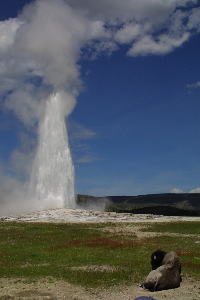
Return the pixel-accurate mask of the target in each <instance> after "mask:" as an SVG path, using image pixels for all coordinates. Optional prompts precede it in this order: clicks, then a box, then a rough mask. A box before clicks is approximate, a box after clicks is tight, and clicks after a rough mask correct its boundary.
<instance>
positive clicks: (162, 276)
mask: <svg viewBox="0 0 200 300" xmlns="http://www.w3.org/2000/svg"><path fill="white" fill-rule="evenodd" d="M163 255H164V256H163ZM162 256H163V259H162V260H161V258H162ZM151 265H152V269H153V270H152V271H151V272H150V273H149V275H148V276H147V278H146V280H145V282H144V283H143V284H142V286H143V288H145V289H148V290H151V291H161V290H167V289H172V288H177V287H179V286H180V282H181V276H180V272H181V263H180V260H179V257H178V255H177V254H176V253H175V252H174V251H170V252H166V253H165V254H164V251H161V250H158V251H155V252H154V253H152V255H151ZM157 266H158V267H157ZM156 267H157V268H156Z"/></svg>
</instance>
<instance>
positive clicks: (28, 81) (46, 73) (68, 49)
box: [0, 0, 200, 213]
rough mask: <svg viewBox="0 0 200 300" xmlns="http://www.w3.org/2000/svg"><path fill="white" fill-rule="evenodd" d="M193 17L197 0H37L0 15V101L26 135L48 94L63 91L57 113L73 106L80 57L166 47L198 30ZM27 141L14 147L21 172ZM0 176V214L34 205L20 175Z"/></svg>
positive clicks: (28, 155) (28, 158)
mask: <svg viewBox="0 0 200 300" xmlns="http://www.w3.org/2000/svg"><path fill="white" fill-rule="evenodd" d="M199 16H200V8H199V7H198V0H191V1H187V0H169V1H166V0H152V1H149V0H125V1H121V0H101V1H94V0H36V1H34V2H32V3H31V4H29V5H27V6H26V7H25V8H24V10H23V11H22V12H21V13H20V14H19V16H18V17H17V18H14V19H9V20H6V21H2V22H0V80H1V86H0V94H1V104H2V106H3V107H4V108H6V109H8V110H11V111H13V113H14V114H15V115H16V116H17V117H18V119H19V120H20V121H21V122H22V123H23V125H24V128H25V130H26V132H28V133H30V139H32V138H33V135H34V134H35V131H36V128H37V126H38V123H39V124H42V123H41V122H42V120H44V114H45V111H46V103H47V99H49V98H51V97H53V95H57V94H58V95H64V94H65V95H67V97H62V101H61V104H60V105H61V106H62V111H63V118H64V117H65V116H66V115H68V114H69V113H71V111H72V110H73V108H74V106H75V103H76V100H75V98H76V96H77V95H78V94H79V92H80V89H81V79H80V72H79V71H80V70H79V68H80V66H79V64H78V63H79V62H80V59H81V58H84V59H85V58H90V59H94V58H97V57H98V56H99V55H102V54H106V55H111V54H112V52H113V51H116V50H117V49H118V48H119V47H120V45H127V48H128V50H127V55H129V56H145V55H164V54H167V53H169V52H171V51H173V50H174V49H175V48H177V47H180V46H181V45H183V43H185V42H186V41H188V40H189V39H190V37H191V36H192V35H194V34H198V33H199V31H200V18H199ZM68 99H70V100H69V101H68ZM26 140H27V139H26ZM31 148H33V147H31V145H29V147H27V148H26V151H24V149H23V151H22V152H21V153H23V154H24V155H23V156H24V159H25V161H26V162H27V163H26V172H25V175H26V176H27V178H28V177H29V176H30V173H31V160H33V157H34V156H33V152H31V151H30V150H34V149H31ZM27 149H28V150H27ZM16 153H18V154H19V156H20V159H21V157H22V155H20V151H18V152H17V150H15V154H16ZM2 169H3V167H2ZM15 175H16V174H15ZM1 178H2V180H1V198H0V201H1V203H4V205H3V206H2V207H3V208H2V209H1V213H4V212H5V213H10V212H15V211H16V210H17V206H18V207H19V203H20V201H21V203H23V205H20V207H19V211H20V212H21V211H22V209H23V207H24V210H26V209H37V208H38V206H37V205H35V206H34V203H33V202H31V204H30V202H29V201H28V199H26V201H25V200H24V199H25V198H27V197H28V196H27V194H25V191H26V192H27V181H25V180H24V181H23V182H22V183H21V181H20V180H18V179H17V177H16V176H15V177H14V178H13V177H12V175H11V172H8V173H7V175H5V172H4V171H2V172H1ZM10 182H12V188H11V185H10V184H9V183H10ZM8 187H9V188H8ZM13 199H20V201H17V200H16V204H15V203H14V202H13ZM31 205H32V206H31ZM6 206H7V208H5V209H4V207H6ZM15 207H16V209H15Z"/></svg>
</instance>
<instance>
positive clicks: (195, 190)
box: [190, 188, 200, 193]
mask: <svg viewBox="0 0 200 300" xmlns="http://www.w3.org/2000/svg"><path fill="white" fill-rule="evenodd" d="M190 193H200V188H196V189H194V190H191V191H190Z"/></svg>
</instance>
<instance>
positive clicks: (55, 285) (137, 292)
mask: <svg viewBox="0 0 200 300" xmlns="http://www.w3.org/2000/svg"><path fill="white" fill-rule="evenodd" d="M175 220H177V221H178V220H184V221H188V220H189V221H195V220H196V221H199V222H200V217H194V218H193V217H163V216H154V215H131V214H116V213H102V212H94V211H83V210H76V209H54V210H47V211H43V212H34V213H31V214H26V215H18V216H9V217H1V218H0V221H4V222H8V221H9V222H11V221H14V222H23V221H24V222H95V223H96V222H107V221H109V222H138V226H134V229H133V227H129V226H124V227H123V232H124V233H125V232H127V234H128V233H129V232H130V230H135V233H136V234H137V235H138V236H141V235H144V234H148V233H142V232H141V231H140V228H141V225H140V223H141V222H146V223H147V224H148V222H164V221H166V222H170V221H175ZM120 230H122V228H121V227H120ZM197 238H198V241H197V242H199V240H200V237H199V236H197ZM139 296H149V297H153V298H155V299H156V300H163V299H169V300H200V282H199V281H196V280H195V279H193V278H191V277H188V276H187V275H186V274H183V281H182V283H181V286H180V288H177V289H171V290H167V291H160V292H154V293H152V292H149V291H145V290H143V289H142V288H141V287H140V286H138V285H136V284H133V285H131V286H123V285H121V286H113V287H111V288H101V289H99V288H98V289H84V288H82V287H80V286H77V285H76V286H74V285H71V284H69V283H66V282H64V281H56V280H54V279H52V278H45V279H44V278H41V279H40V280H38V281H33V282H29V281H27V280H26V279H25V278H24V279H23V278H11V279H9V278H1V279H0V300H7V299H11V300H12V299H14V300H17V299H24V300H29V299H31V300H39V299H49V300H64V299H67V300H99V299H101V300H108V299H109V300H133V299H134V298H136V297H139Z"/></svg>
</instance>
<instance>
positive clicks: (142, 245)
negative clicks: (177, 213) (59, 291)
mask: <svg viewBox="0 0 200 300" xmlns="http://www.w3.org/2000/svg"><path fill="white" fill-rule="evenodd" d="M135 225H137V224H134V223H133V224H130V223H129V224H119V223H118V224H113V223H102V224H101V223H100V224H99V223H98V224H52V223H43V224H42V223H0V277H3V276H6V277H14V276H16V277H18V276H20V277H26V278H29V279H37V278H40V277H46V276H48V277H53V278H57V279H64V280H66V281H68V282H71V283H74V284H80V285H83V286H90V287H92V286H102V285H103V286H109V285H113V284H122V283H126V284H132V283H133V282H135V283H139V282H142V281H143V280H144V278H145V277H146V276H147V274H148V273H149V271H150V269H151V268H150V255H151V253H152V252H153V251H155V250H157V249H163V250H165V251H170V250H174V251H176V252H177V253H178V254H179V255H180V258H181V262H182V265H183V268H182V269H183V273H184V274H189V275H191V276H193V277H194V278H196V279H200V259H199V253H200V243H198V241H199V236H198V239H197V236H195V235H197V234H199V233H200V232H199V222H173V223H162V224H152V225H149V224H143V225H144V226H148V228H147V229H146V230H147V231H153V232H160V233H162V232H163V235H161V236H156V237H148V238H145V239H138V238H137V237H136V236H135V235H134V234H130V233H129V235H127V236H126V235H124V234H119V233H115V228H116V227H119V226H120V227H124V226H129V227H130V226H133V227H134V226H135ZM108 227H109V228H111V229H112V233H111V232H110V231H108V230H106V228H108ZM113 232H114V233H113ZM171 232H174V233H178V234H180V235H177V236H173V235H172V236H170V235H169V234H168V233H171ZM183 233H187V236H182V234H183Z"/></svg>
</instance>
